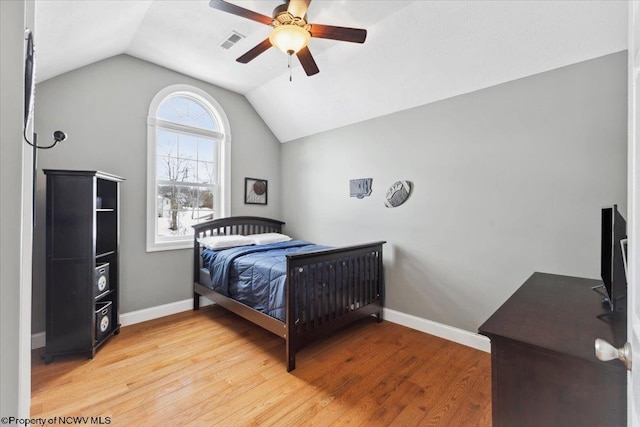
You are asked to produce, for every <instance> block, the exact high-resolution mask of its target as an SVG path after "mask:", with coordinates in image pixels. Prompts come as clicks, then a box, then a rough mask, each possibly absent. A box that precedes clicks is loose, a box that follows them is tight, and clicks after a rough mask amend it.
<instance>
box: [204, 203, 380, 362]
mask: <svg viewBox="0 0 640 427" xmlns="http://www.w3.org/2000/svg"><path fill="white" fill-rule="evenodd" d="M283 225H284V222H282V221H278V220H274V219H269V218H261V217H251V216H238V217H229V218H221V219H215V220H212V221H208V222H204V223H201V224H198V225H195V226H194V227H193V228H194V229H195V236H194V243H193V248H194V255H193V258H194V259H193V261H194V263H193V265H194V271H193V273H194V276H193V281H194V290H193V309H194V310H198V309H199V308H200V296H204V297H206V298H208V299H210V300H212V301H214V302H215V303H216V304H219V305H221V306H222V307H224V308H226V309H228V310H230V311H232V312H234V313H236V314H237V315H239V316H241V317H244V318H245V319H247V320H249V321H251V322H253V323H255V324H256V325H259V326H261V327H263V328H265V329H267V330H268V331H271V332H273V333H274V334H276V335H278V336H280V337H282V338H284V339H285V340H286V353H287V371H292V370H293V369H295V366H296V352H297V351H298V350H299V349H301V348H302V347H304V346H305V345H306V344H308V343H309V342H311V341H313V340H314V339H316V338H318V337H321V336H325V335H327V334H329V333H331V332H333V331H335V330H337V329H339V328H342V327H343V326H346V325H348V324H350V323H353V322H355V321H357V320H359V319H362V318H364V317H371V316H373V315H375V316H376V318H377V320H378V321H379V322H380V321H382V308H383V301H384V275H383V270H382V245H383V244H384V243H385V242H373V243H369V244H364V245H356V246H348V247H341V248H333V249H327V250H321V251H313V252H305V253H296V254H291V255H287V270H286V271H287V278H286V289H285V292H286V321H285V322H282V321H280V320H278V319H276V318H275V317H271V316H269V315H267V314H264V313H262V312H260V311H258V310H255V309H253V308H251V307H249V306H247V305H245V304H243V303H241V302H238V301H235V300H233V299H231V298H229V297H227V296H225V295H222V294H220V293H218V292H215V291H213V290H212V289H211V288H210V287H211V279H210V276H209V272H208V270H207V269H206V268H204V267H203V265H202V257H201V253H202V247H201V246H200V243H199V242H198V239H199V238H200V237H204V236H208V235H216V234H226V235H230V234H241V235H248V234H261V233H281V232H282V226H283ZM293 290H297V291H298V292H293Z"/></svg>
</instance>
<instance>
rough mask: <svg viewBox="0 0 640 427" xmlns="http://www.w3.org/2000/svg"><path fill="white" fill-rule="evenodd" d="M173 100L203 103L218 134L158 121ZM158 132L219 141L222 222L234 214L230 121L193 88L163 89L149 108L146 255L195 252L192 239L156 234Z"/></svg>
mask: <svg viewBox="0 0 640 427" xmlns="http://www.w3.org/2000/svg"><path fill="white" fill-rule="evenodd" d="M174 96H186V97H189V98H193V99H195V100H197V101H198V102H200V103H201V104H202V105H203V106H204V107H205V108H206V109H207V110H208V111H210V112H211V115H212V116H213V117H214V118H215V120H216V121H217V123H218V127H219V131H218V132H214V131H209V130H205V129H198V128H195V127H191V126H185V125H181V124H179V123H174V122H167V121H164V120H161V119H158V118H157V117H156V114H157V112H158V108H159V107H160V105H161V104H162V103H163V102H164V101H165V100H167V98H170V97H174ZM158 129H167V130H173V131H176V132H180V131H183V132H184V131H186V132H188V133H190V134H197V135H201V136H203V137H207V138H213V139H215V140H216V147H217V150H218V153H217V159H218V162H219V163H218V165H217V170H218V183H219V185H217V188H216V193H215V194H214V212H215V218H222V217H227V216H229V215H230V214H231V130H230V126H229V119H228V118H227V115H226V114H225V113H224V110H223V109H222V106H221V105H220V104H219V103H218V102H217V101H216V100H215V99H214V98H213V97H212V96H211V95H209V94H208V93H207V92H205V91H203V90H202V89H199V88H197V87H194V86H190V85H172V86H168V87H166V88H164V89H162V90H161V91H160V92H158V93H157V94H156V96H155V97H154V98H153V100H152V101H151V104H150V106H149V115H148V116H147V252H155V251H166V250H174V249H186V248H192V247H193V237H192V236H175V237H170V238H167V237H162V238H160V237H159V236H157V234H156V230H157V221H158V213H157V209H158V203H157V197H158V186H157V173H156V166H157V161H156V147H157V141H156V134H157V130H158Z"/></svg>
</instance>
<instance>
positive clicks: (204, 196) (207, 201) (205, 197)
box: [198, 188, 213, 213]
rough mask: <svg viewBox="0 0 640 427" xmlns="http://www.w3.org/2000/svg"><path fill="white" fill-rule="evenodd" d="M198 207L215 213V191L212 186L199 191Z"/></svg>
mask: <svg viewBox="0 0 640 427" xmlns="http://www.w3.org/2000/svg"><path fill="white" fill-rule="evenodd" d="M198 208H199V209H200V210H201V211H207V212H209V213H213V191H211V189H210V188H201V189H200V192H199V193H198Z"/></svg>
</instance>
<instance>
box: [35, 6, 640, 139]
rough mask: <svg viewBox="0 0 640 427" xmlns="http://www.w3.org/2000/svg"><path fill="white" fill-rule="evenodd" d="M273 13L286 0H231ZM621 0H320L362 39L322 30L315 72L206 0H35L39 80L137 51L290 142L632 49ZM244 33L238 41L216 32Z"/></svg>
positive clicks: (317, 14) (316, 17)
mask: <svg viewBox="0 0 640 427" xmlns="http://www.w3.org/2000/svg"><path fill="white" fill-rule="evenodd" d="M231 3H235V4H237V5H239V6H241V7H244V8H246V9H251V10H254V11H256V12H259V13H261V14H264V15H268V16H271V12H272V10H273V8H274V7H276V6H277V5H279V4H281V3H282V2H281V1H278V0H246V1H233V0H232V1H231ZM627 8H628V5H627V2H626V1H596V0H593V1H589V0H585V1H544V0H543V1H507V0H503V1H463V0H461V1H427V0H414V1H401V0H371V1H368V0H313V1H312V2H311V5H310V6H309V10H308V21H310V22H312V23H321V24H329V25H338V26H346V27H357V28H365V29H367V31H368V37H367V40H366V42H365V43H364V44H363V45H360V44H354V43H346V42H338V41H333V40H326V39H317V38H313V39H312V40H311V43H310V44H309V49H310V51H311V52H312V54H313V56H314V58H315V60H316V63H317V64H318V67H319V68H320V73H319V74H316V75H315V76H312V77H307V76H306V75H305V73H304V71H303V70H302V68H301V67H300V65H299V63H298V61H297V60H296V59H295V58H294V60H293V61H292V67H293V69H292V81H289V70H288V68H287V56H286V55H285V54H284V53H282V52H280V51H278V50H276V49H275V48H274V49H269V50H268V51H266V52H265V53H263V54H262V55H260V56H258V57H257V58H256V59H255V60H253V61H251V62H250V63H249V64H240V63H238V62H236V61H235V59H236V58H237V57H239V56H240V55H242V54H243V53H245V52H246V51H248V50H249V49H251V48H252V47H253V46H255V45H257V44H258V43H259V42H261V41H262V40H264V39H265V38H266V37H267V36H268V34H269V27H267V26H265V25H263V24H260V23H257V22H254V21H250V20H247V19H243V18H240V17H238V16H234V15H230V14H228V13H224V12H221V11H218V10H214V9H212V8H210V7H209V2H208V0H179V1H170V0H128V1H117V0H91V1H78V0H36V37H37V38H36V49H37V79H38V81H44V80H46V79H49V78H52V77H55V76H57V75H59V74H62V73H65V72H67V71H70V70H73V69H76V68H79V67H82V66H85V65H88V64H91V63H93V62H96V61H100V60H103V59H106V58H109V57H111V56H115V55H119V54H128V55H131V56H134V57H137V58H140V59H144V60H146V61H149V62H152V63H155V64H158V65H161V66H163V67H166V68H169V69H172V70H175V71H178V72H181V73H183V74H186V75H189V76H192V77H195V78H198V79H200V80H203V81H205V82H209V83H212V84H214V85H217V86H220V87H223V88H226V89H229V90H232V91H235V92H238V93H240V94H242V95H244V96H246V98H247V99H248V100H249V102H250V103H251V104H252V105H253V107H254V108H255V109H256V111H257V112H258V114H260V116H261V117H262V118H263V120H264V121H265V123H266V124H267V125H268V126H269V128H270V129H271V130H272V132H273V133H274V135H275V136H276V137H277V138H278V139H279V140H280V141H281V142H287V141H291V140H295V139H298V138H301V137H304V136H308V135H312V134H315V133H319V132H323V131H326V130H330V129H334V128H337V127H341V126H346V125H349V124H351V123H356V122H359V121H363V120H367V119H371V118H374V117H378V116H382V115H386V114H390V113H393V112H396V111H400V110H404V109H408V108H412V107H415V106H418V105H423V104H427V103H430V102H435V101H438V100H441V99H445V98H448V97H452V96H456V95H460V94H463V93H468V92H471V91H474V90H478V89H481V88H485V87H488V86H492V85H496V84H499V83H503V82H506V81H510V80H514V79H518V78H522V77H526V76H529V75H532V74H536V73H540V72H543V71H548V70H551V69H554V68H558V67H562V66H565V65H569V64H573V63H576V62H580V61H584V60H588V59H592V58H596V57H598V56H602V55H606V54H609V53H614V52H619V51H621V50H625V49H626V48H627ZM232 32H236V33H239V34H241V35H242V36H244V37H243V38H242V39H241V40H240V41H239V42H238V43H236V44H235V45H234V46H233V47H232V48H231V49H228V50H227V49H224V48H222V47H221V46H220V45H221V44H222V43H223V42H224V41H225V40H226V39H227V38H228V37H229V35H231V34H232Z"/></svg>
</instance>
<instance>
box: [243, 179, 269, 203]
mask: <svg viewBox="0 0 640 427" xmlns="http://www.w3.org/2000/svg"><path fill="white" fill-rule="evenodd" d="M244 203H245V204H246V205H266V204H267V180H266V179H258V178H245V179H244Z"/></svg>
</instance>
